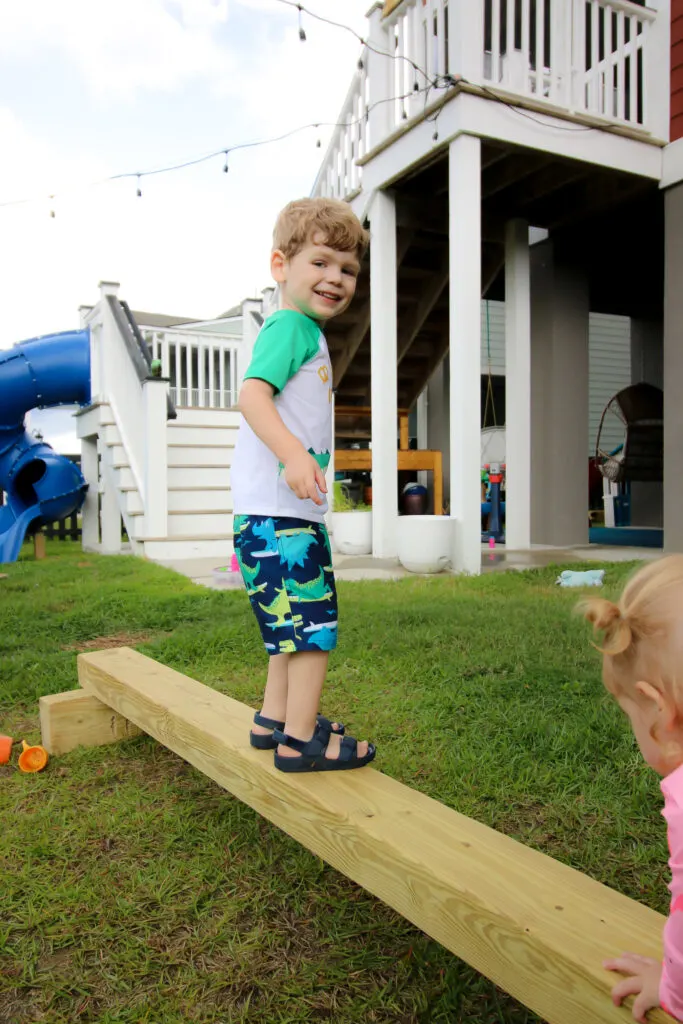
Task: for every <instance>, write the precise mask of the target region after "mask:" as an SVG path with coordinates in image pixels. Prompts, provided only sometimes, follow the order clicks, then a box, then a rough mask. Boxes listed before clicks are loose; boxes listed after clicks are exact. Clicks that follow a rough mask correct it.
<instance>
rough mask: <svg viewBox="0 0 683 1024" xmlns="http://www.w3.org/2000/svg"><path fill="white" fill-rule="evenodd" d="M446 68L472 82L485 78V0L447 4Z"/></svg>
mask: <svg viewBox="0 0 683 1024" xmlns="http://www.w3.org/2000/svg"><path fill="white" fill-rule="evenodd" d="M509 8H510V4H508V10H509ZM509 58H510V51H509V50H508V59H509ZM448 70H449V73H450V74H451V75H454V76H456V77H457V76H458V75H460V76H461V77H462V78H464V79H466V80H467V81H468V82H471V83H472V84H473V85H480V84H481V83H482V82H483V81H484V4H482V3H475V4H469V3H462V2H460V3H451V4H449V5H448Z"/></svg>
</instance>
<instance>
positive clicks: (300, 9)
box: [297, 4, 306, 43]
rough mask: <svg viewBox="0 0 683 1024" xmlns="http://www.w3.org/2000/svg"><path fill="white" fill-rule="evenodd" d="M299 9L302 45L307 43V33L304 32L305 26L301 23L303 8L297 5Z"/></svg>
mask: <svg viewBox="0 0 683 1024" xmlns="http://www.w3.org/2000/svg"><path fill="white" fill-rule="evenodd" d="M297 7H298V9H299V39H300V40H301V42H302V43H305V42H306V33H305V32H304V26H303V24H302V22H301V12H302V10H303V8H302V6H301V4H297Z"/></svg>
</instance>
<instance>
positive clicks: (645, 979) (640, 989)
mask: <svg viewBox="0 0 683 1024" xmlns="http://www.w3.org/2000/svg"><path fill="white" fill-rule="evenodd" d="M602 966H603V967H604V968H605V969H606V970H608V971H620V972H621V974H627V975H629V977H627V978H622V980H621V981H620V982H618V983H617V984H616V985H615V986H614V988H613V989H612V1002H613V1003H614V1005H615V1006H621V1004H622V1002H623V1001H624V999H625V998H626V996H635V997H636V999H635V1002H634V1003H633V1019H634V1020H638V1021H641V1024H645V1015H646V1014H647V1011H648V1010H652V1009H654V1008H655V1007H656V1006H659V985H660V982H661V980H662V965H661V963H660V962H659V961H658V960H651V959H650V957H648V956H639V955H638V954H637V953H623V954H622V955H621V956H620V957H615V958H614V960H605V962H604V963H603V965H602Z"/></svg>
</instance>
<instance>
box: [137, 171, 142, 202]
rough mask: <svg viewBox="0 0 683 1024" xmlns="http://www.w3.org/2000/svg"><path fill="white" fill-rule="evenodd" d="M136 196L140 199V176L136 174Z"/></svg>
mask: <svg viewBox="0 0 683 1024" xmlns="http://www.w3.org/2000/svg"><path fill="white" fill-rule="evenodd" d="M136 195H137V197H138V199H142V189H141V188H140V175H139V174H138V187H137V190H136Z"/></svg>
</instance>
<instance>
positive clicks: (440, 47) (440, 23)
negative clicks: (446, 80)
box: [436, 0, 446, 75]
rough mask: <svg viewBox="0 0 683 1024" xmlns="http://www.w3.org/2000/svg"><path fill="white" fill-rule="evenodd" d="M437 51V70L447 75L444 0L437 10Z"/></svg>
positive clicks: (440, 0) (439, 1)
mask: <svg viewBox="0 0 683 1024" xmlns="http://www.w3.org/2000/svg"><path fill="white" fill-rule="evenodd" d="M436 49H437V62H436V66H437V70H438V73H439V74H440V75H445V74H446V26H445V23H444V0H438V3H437V8H436Z"/></svg>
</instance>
